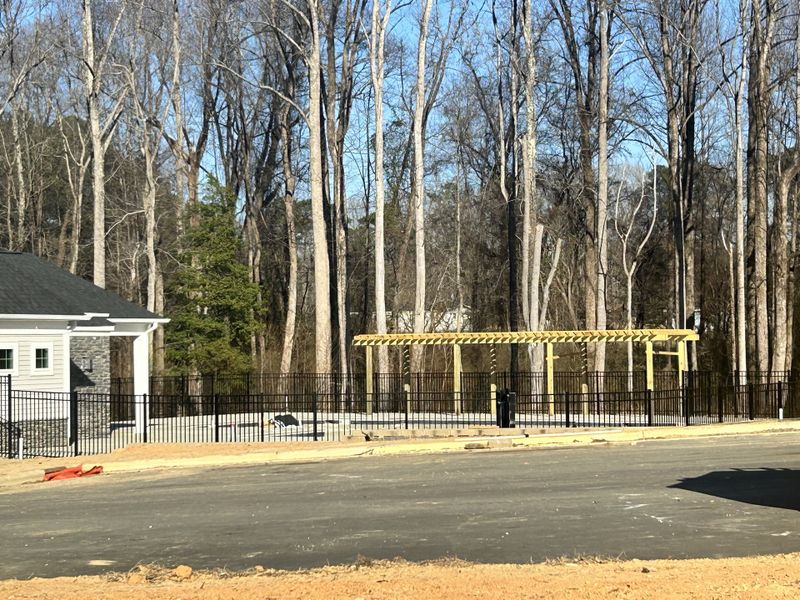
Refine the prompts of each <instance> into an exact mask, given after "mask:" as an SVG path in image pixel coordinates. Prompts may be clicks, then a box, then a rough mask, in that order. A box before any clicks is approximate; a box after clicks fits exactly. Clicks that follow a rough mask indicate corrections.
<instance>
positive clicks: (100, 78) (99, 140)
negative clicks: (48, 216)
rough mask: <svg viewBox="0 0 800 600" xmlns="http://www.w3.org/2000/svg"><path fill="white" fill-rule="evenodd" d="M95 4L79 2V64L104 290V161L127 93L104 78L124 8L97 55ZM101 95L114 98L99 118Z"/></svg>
mask: <svg viewBox="0 0 800 600" xmlns="http://www.w3.org/2000/svg"><path fill="white" fill-rule="evenodd" d="M94 3H95V0H82V9H83V13H82V14H83V19H82V26H83V27H82V32H83V64H84V81H83V83H84V87H85V94H86V105H87V108H88V112H89V131H90V133H91V139H92V192H93V193H94V221H93V227H94V234H93V236H92V239H93V241H94V277H93V280H94V283H95V285H97V286H100V287H105V286H106V241H105V238H106V224H105V221H106V173H105V157H106V151H107V150H108V146H109V144H110V143H111V137H112V134H113V133H114V127H115V126H116V124H117V121H118V119H119V117H120V114H121V112H122V103H123V101H124V98H125V94H126V91H127V88H126V87H124V86H123V87H121V88H120V90H118V91H117V92H116V94H113V93H112V91H111V89H110V86H108V85H107V83H108V82H107V81H106V76H107V75H108V72H107V67H108V58H109V54H110V51H111V47H112V44H113V41H114V36H115V35H116V32H117V28H118V26H119V23H120V21H121V20H122V15H123V13H124V12H125V4H124V3H119V6H118V8H117V14H116V17H115V18H114V20H113V23H112V24H111V27H110V30H109V32H108V33H107V34H106V36H105V39H104V43H103V45H102V46H101V47H100V49H99V51H96V49H95V37H96V35H97V34H96V31H95V19H94V10H93V6H94ZM101 92H104V93H106V94H108V95H110V96H112V97H113V96H114V95H115V96H116V100H115V101H114V103H113V106H112V107H111V108H109V109H108V110H106V111H105V117H103V116H102V115H101V111H102V110H103V107H102V105H101V102H100V95H101Z"/></svg>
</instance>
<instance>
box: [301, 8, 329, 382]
mask: <svg viewBox="0 0 800 600" xmlns="http://www.w3.org/2000/svg"><path fill="white" fill-rule="evenodd" d="M308 9H309V14H308V26H309V30H310V34H311V37H310V47H309V49H308V51H307V54H306V64H307V65H308V118H307V124H308V150H309V178H310V184H311V219H312V226H313V234H314V321H315V327H314V331H315V348H316V352H315V355H316V370H317V373H330V372H331V342H332V340H331V303H330V265H329V258H328V245H327V240H326V234H325V209H324V206H323V204H324V202H325V196H324V190H323V180H322V135H323V133H322V125H321V123H322V114H321V107H322V91H321V88H320V66H321V61H320V27H319V10H320V6H319V1H318V0H309V2H308Z"/></svg>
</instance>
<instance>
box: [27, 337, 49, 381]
mask: <svg viewBox="0 0 800 600" xmlns="http://www.w3.org/2000/svg"><path fill="white" fill-rule="evenodd" d="M52 373H53V344H51V343H50V342H37V343H35V344H32V345H31V374H32V375H51V374H52Z"/></svg>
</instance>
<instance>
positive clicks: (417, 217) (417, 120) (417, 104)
mask: <svg viewBox="0 0 800 600" xmlns="http://www.w3.org/2000/svg"><path fill="white" fill-rule="evenodd" d="M432 4H433V1H432V0H425V4H424V6H423V9H422V16H421V17H420V22H419V40H418V43H417V84H416V91H415V96H414V120H413V125H412V127H413V130H414V168H413V170H412V172H411V174H412V185H411V189H412V198H413V205H414V249H415V255H416V261H415V266H416V268H415V285H414V332H415V333H421V332H423V331H424V330H425V147H424V144H425V119H424V116H425V55H426V49H427V42H428V21H429V19H430V16H431V5H432ZM421 367H422V352H421V347H420V346H415V347H414V349H413V355H412V369H413V370H414V371H415V372H419V371H420V370H421Z"/></svg>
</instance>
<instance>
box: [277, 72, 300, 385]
mask: <svg viewBox="0 0 800 600" xmlns="http://www.w3.org/2000/svg"><path fill="white" fill-rule="evenodd" d="M287 67H289V69H288V77H287V90H286V95H287V97H289V98H291V97H293V96H294V76H293V69H292V63H291V62H287ZM290 110H291V106H290V105H289V104H288V103H286V104H284V106H283V108H282V109H281V113H280V128H281V146H282V149H283V179H284V184H283V185H284V194H283V204H284V207H285V210H286V240H287V245H288V251H289V281H288V284H287V285H288V292H287V299H286V325H285V327H284V335H283V351H282V352H281V374H284V375H285V374H287V373H289V372H290V371H291V368H292V351H293V349H294V337H295V329H296V320H297V233H296V229H295V218H294V192H295V189H296V187H297V179H296V177H295V175H294V171H293V168H292V132H291V125H290V123H289V112H290Z"/></svg>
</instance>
